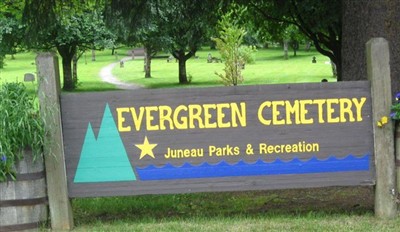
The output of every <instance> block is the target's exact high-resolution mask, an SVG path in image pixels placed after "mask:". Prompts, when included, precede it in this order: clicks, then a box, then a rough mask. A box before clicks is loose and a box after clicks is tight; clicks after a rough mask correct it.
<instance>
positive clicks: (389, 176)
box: [366, 38, 397, 218]
mask: <svg viewBox="0 0 400 232" xmlns="http://www.w3.org/2000/svg"><path fill="white" fill-rule="evenodd" d="M366 49H367V73H368V80H370V81H371V94H372V97H371V98H372V120H373V132H374V144H375V146H374V152H375V164H376V188H375V215H376V216H377V217H380V218H394V217H395V216H396V214H397V209H396V201H395V198H396V178H395V176H396V173H395V159H394V158H395V157H394V139H393V124H392V121H391V120H390V119H388V116H389V112H390V107H391V105H392V96H391V85H390V83H391V82H390V65H389V61H390V59H389V45H388V42H387V40H385V39H384V38H373V39H371V40H370V41H368V43H367V46H366ZM385 117H386V119H385Z"/></svg>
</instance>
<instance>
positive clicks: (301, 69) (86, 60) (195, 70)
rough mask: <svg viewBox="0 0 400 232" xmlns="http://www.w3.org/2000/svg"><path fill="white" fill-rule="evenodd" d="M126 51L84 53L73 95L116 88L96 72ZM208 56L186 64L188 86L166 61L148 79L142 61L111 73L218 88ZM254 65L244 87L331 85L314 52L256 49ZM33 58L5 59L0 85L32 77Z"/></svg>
mask: <svg viewBox="0 0 400 232" xmlns="http://www.w3.org/2000/svg"><path fill="white" fill-rule="evenodd" d="M127 50H128V49H127V48H121V49H119V50H117V51H118V54H119V55H118V57H117V56H115V55H114V56H113V55H111V51H110V50H104V51H96V61H92V60H91V52H90V51H88V52H86V53H85V54H84V55H82V57H81V58H80V59H79V62H78V79H79V84H78V89H77V90H76V91H106V90H115V89H116V88H115V87H114V86H113V85H111V84H108V83H105V82H103V81H102V80H101V78H100V77H99V72H100V69H101V68H102V67H104V66H106V65H108V64H111V63H113V62H119V60H120V59H121V58H123V57H125V56H127ZM208 53H212V55H213V56H216V57H218V56H219V53H218V51H217V50H212V51H211V50H207V49H203V50H200V51H199V52H197V54H196V55H197V56H198V57H199V58H198V59H195V58H191V59H189V60H188V61H187V73H188V75H190V76H192V83H191V84H190V85H184V86H182V85H179V84H178V64H177V63H175V62H174V61H172V62H170V63H168V62H167V61H166V59H165V58H164V59H160V58H156V59H153V61H152V78H144V72H143V59H136V60H128V61H127V62H125V65H124V68H120V67H119V65H116V67H115V68H114V69H113V74H114V75H115V76H117V77H118V78H119V79H121V80H122V81H125V82H128V83H136V84H140V85H143V86H145V87H147V88H168V87H205V86H215V85H222V83H221V82H220V80H219V77H217V75H216V74H215V72H219V73H221V72H222V70H223V68H224V64H223V63H207V55H208ZM255 56H256V62H255V63H254V64H248V65H246V68H245V69H244V70H243V76H244V83H243V84H245V85H258V84H274V83H299V82H320V81H321V80H322V79H324V78H325V79H328V80H329V81H335V78H333V77H332V72H331V67H330V65H329V64H327V62H328V58H327V57H325V56H322V55H320V54H319V53H317V52H316V51H315V50H314V51H313V50H311V51H309V52H305V51H302V50H300V51H299V52H298V55H297V56H296V57H294V56H293V54H292V53H290V58H289V60H284V59H283V51H282V49H281V48H270V49H259V51H258V52H257V53H256V54H255ZM313 56H315V57H316V58H317V61H318V62H317V63H316V64H313V63H312V62H311V60H312V57H313ZM35 57H36V54H35V53H33V52H25V53H19V54H16V55H15V59H11V57H10V56H6V59H5V62H6V66H5V68H4V69H0V83H4V82H14V81H23V78H24V74H25V73H34V74H36V66H35ZM59 61H60V69H61V59H59ZM36 84H37V82H36V81H35V82H34V83H30V82H29V83H26V86H27V87H28V89H30V90H32V91H33V90H34V89H36Z"/></svg>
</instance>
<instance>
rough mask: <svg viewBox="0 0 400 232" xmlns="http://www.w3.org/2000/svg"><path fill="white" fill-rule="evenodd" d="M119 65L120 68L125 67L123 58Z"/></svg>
mask: <svg viewBox="0 0 400 232" xmlns="http://www.w3.org/2000/svg"><path fill="white" fill-rule="evenodd" d="M119 67H120V68H123V67H124V61H123V60H121V61H120V62H119Z"/></svg>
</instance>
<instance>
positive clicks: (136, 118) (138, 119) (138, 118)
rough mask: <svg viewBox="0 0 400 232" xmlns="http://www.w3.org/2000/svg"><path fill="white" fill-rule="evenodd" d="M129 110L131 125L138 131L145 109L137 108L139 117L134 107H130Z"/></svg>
mask: <svg viewBox="0 0 400 232" xmlns="http://www.w3.org/2000/svg"><path fill="white" fill-rule="evenodd" d="M129 109H130V111H131V115H132V120H133V123H134V124H135V129H136V131H139V130H140V127H141V125H142V121H143V115H144V110H145V108H144V107H143V106H142V107H140V108H139V115H137V114H136V109H135V108H134V107H131V108H129Z"/></svg>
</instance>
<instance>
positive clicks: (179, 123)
mask: <svg viewBox="0 0 400 232" xmlns="http://www.w3.org/2000/svg"><path fill="white" fill-rule="evenodd" d="M187 110H188V108H187V106H185V105H179V106H178V107H176V109H175V111H174V116H173V120H174V124H175V126H176V129H180V130H184V129H187V128H188V125H187V124H188V118H187V117H184V116H182V117H179V113H180V112H181V111H187ZM178 118H179V119H180V121H179V120H178Z"/></svg>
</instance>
